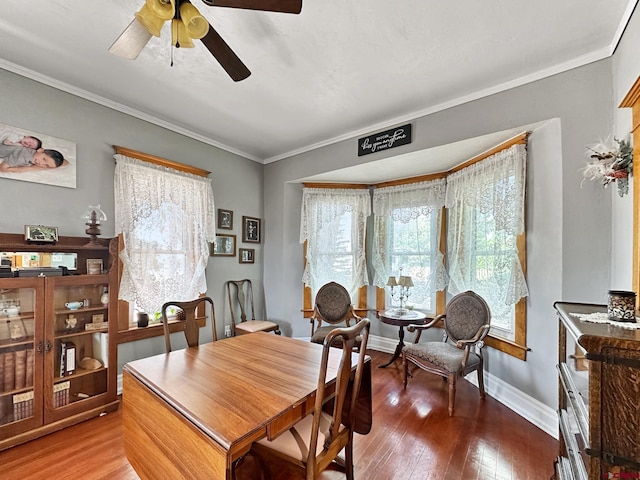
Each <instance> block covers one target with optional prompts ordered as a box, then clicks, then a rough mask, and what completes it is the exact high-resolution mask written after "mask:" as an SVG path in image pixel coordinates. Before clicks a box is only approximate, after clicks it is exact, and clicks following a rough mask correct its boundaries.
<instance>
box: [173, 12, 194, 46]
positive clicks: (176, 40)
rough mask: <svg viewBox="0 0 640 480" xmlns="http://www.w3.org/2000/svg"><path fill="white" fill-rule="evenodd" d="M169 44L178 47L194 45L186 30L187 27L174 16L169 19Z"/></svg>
mask: <svg viewBox="0 0 640 480" xmlns="http://www.w3.org/2000/svg"><path fill="white" fill-rule="evenodd" d="M171 45H173V46H174V47H179V48H193V47H195V45H194V44H193V41H192V40H191V37H190V36H189V34H188V32H187V27H186V26H185V24H184V23H183V22H182V20H178V19H176V18H174V19H173V20H171Z"/></svg>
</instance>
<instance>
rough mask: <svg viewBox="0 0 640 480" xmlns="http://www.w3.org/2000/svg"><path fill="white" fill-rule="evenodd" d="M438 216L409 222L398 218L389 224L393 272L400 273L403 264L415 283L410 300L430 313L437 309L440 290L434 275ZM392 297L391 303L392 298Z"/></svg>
mask: <svg viewBox="0 0 640 480" xmlns="http://www.w3.org/2000/svg"><path fill="white" fill-rule="evenodd" d="M436 218H437V215H436V214H429V215H420V216H418V217H417V218H413V219H410V220H409V222H408V223H402V222H400V221H397V220H395V221H394V220H390V221H389V223H388V225H389V227H388V228H389V235H388V236H389V249H390V252H389V257H390V259H391V271H392V275H400V268H401V267H402V275H409V276H410V277H411V278H412V280H413V285H414V286H413V287H412V288H410V290H409V294H410V295H409V299H408V303H409V304H413V306H414V308H417V309H420V310H424V311H426V312H433V311H435V293H436V292H435V288H434V287H433V285H432V284H433V282H430V276H431V272H432V262H433V261H434V258H435V252H434V247H435V246H436V245H437V244H438V242H437V240H436V239H435V232H436V231H437V228H436V225H435V221H436ZM387 293H389V292H388V291H387ZM388 300H389V302H391V298H389V299H388Z"/></svg>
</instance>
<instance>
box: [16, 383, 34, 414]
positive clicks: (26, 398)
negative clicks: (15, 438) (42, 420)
mask: <svg viewBox="0 0 640 480" xmlns="http://www.w3.org/2000/svg"><path fill="white" fill-rule="evenodd" d="M32 416H33V390H29V391H28V392H24V393H16V394H15V395H14V396H13V419H14V420H22V419H24V418H28V417H32Z"/></svg>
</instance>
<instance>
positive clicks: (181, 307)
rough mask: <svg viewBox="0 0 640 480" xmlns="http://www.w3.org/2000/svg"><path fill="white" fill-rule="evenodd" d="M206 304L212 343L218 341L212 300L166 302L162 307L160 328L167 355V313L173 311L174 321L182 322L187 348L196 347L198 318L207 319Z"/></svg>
mask: <svg viewBox="0 0 640 480" xmlns="http://www.w3.org/2000/svg"><path fill="white" fill-rule="evenodd" d="M207 303H208V304H209V306H210V308H209V316H210V317H211V329H212V331H213V337H212V338H213V341H214V342H215V341H216V340H217V339H218V335H217V333H216V315H215V308H214V306H213V300H211V299H210V298H209V297H200V298H197V299H195V300H191V301H187V302H173V301H172V302H166V303H165V304H164V305H162V308H161V309H160V312H161V313H162V327H163V329H164V343H165V348H166V350H167V353H169V352H170V351H171V334H170V332H169V312H171V310H172V309H175V310H176V312H175V320H176V321H178V322H184V336H185V338H186V340H187V346H188V347H196V346H197V345H198V344H199V340H200V327H199V325H198V318H205V320H206V317H207Z"/></svg>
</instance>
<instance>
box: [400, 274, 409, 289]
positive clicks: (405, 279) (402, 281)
mask: <svg viewBox="0 0 640 480" xmlns="http://www.w3.org/2000/svg"><path fill="white" fill-rule="evenodd" d="M398 285H400V286H401V287H413V280H411V277H410V276H408V275H401V276H400V280H399V281H398Z"/></svg>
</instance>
